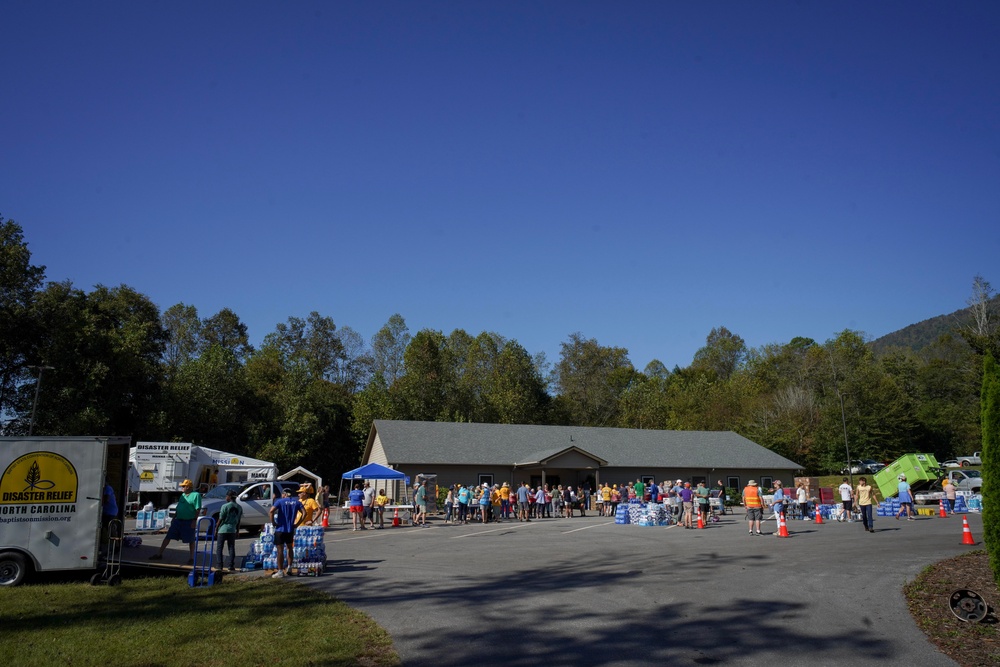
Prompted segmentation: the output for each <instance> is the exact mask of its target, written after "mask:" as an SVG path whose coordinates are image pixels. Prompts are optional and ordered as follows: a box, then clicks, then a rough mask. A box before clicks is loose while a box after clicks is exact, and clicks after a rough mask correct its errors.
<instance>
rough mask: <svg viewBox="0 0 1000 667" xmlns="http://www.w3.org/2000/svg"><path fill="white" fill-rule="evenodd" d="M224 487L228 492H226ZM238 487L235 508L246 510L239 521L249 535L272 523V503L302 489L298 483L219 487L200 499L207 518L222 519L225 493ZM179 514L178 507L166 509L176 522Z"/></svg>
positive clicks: (275, 482)
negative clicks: (221, 511) (284, 491)
mask: <svg viewBox="0 0 1000 667" xmlns="http://www.w3.org/2000/svg"><path fill="white" fill-rule="evenodd" d="M223 487H225V488H223ZM233 487H237V488H236V490H237V491H238V492H239V495H237V496H236V504H238V505H239V506H240V507H241V508H242V509H243V518H242V519H241V520H240V528H243V529H245V530H248V531H251V532H253V531H255V530H260V529H261V528H262V527H263V526H264V524H267V523H270V519H269V517H268V513H269V512H270V511H271V503H272V502H273V501H274V499H275V498H280V497H281V492H282V490H283V489H285V488H289V489H291V490H292V492H293V493H294V492H296V491H298V489H299V483H298V482H279V481H272V482H253V483H250V484H219V485H218V486H216V487H215V488H214V489H212V490H211V491H208V492H207V493H206V494H205V495H204V496H202V499H201V508H202V510H204V512H205V516H210V517H212V518H214V519H215V520H216V521H218V519H219V510H220V509H222V506H223V505H225V504H226V492H227V491H229V490H230V489H232V488H233ZM176 510H177V503H174V504H173V505H171V506H170V507H169V508H167V515H168V516H169V517H170V519H171V520H173V517H174V513H175V512H176Z"/></svg>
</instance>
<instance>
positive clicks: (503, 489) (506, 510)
mask: <svg viewBox="0 0 1000 667" xmlns="http://www.w3.org/2000/svg"><path fill="white" fill-rule="evenodd" d="M498 493H499V494H500V518H501V519H504V520H507V519H509V518H510V485H509V484H508V483H507V482H504V483H503V484H501V485H500V489H499V491H498Z"/></svg>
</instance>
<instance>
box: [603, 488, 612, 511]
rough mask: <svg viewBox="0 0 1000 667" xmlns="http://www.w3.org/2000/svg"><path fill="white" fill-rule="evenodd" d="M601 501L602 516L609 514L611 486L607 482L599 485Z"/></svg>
mask: <svg viewBox="0 0 1000 667" xmlns="http://www.w3.org/2000/svg"><path fill="white" fill-rule="evenodd" d="M601 501H602V504H603V505H604V516H611V487H610V486H608V483H607V482H605V483H604V486H603V487H601Z"/></svg>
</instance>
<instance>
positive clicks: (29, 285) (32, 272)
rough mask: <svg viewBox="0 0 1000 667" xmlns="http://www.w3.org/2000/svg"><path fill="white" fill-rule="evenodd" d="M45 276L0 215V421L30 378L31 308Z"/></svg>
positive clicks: (9, 222)
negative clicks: (27, 367)
mask: <svg viewBox="0 0 1000 667" xmlns="http://www.w3.org/2000/svg"><path fill="white" fill-rule="evenodd" d="M44 278H45V267H44V266H34V265H32V264H31V252H30V251H29V250H28V244H27V243H26V242H25V240H24V234H23V230H22V229H21V226H20V225H18V224H17V223H16V222H14V221H13V220H6V221H5V220H4V218H3V216H2V215H0V424H2V422H3V417H4V415H6V414H8V413H10V412H11V411H12V410H14V409H16V405H15V397H16V389H17V387H18V386H19V385H21V384H23V383H25V382H27V381H29V379H30V377H31V374H30V373H29V372H28V370H27V369H26V368H25V367H26V366H27V365H29V364H33V363H38V359H33V358H31V356H30V355H31V350H32V346H33V341H34V340H35V339H36V337H37V325H36V321H35V319H34V314H33V311H32V304H33V303H34V299H35V292H36V291H37V290H38V289H39V287H41V284H42V280H44Z"/></svg>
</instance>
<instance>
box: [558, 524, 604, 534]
mask: <svg viewBox="0 0 1000 667" xmlns="http://www.w3.org/2000/svg"><path fill="white" fill-rule="evenodd" d="M613 525H615V522H614V521H608V522H607V523H595V524H594V525H593V526H584V527H583V528H574V529H573V530H564V531H562V534H563V535H569V534H570V533H575V532H578V531H581V530H590V529H591V528H600V527H601V526H613Z"/></svg>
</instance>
